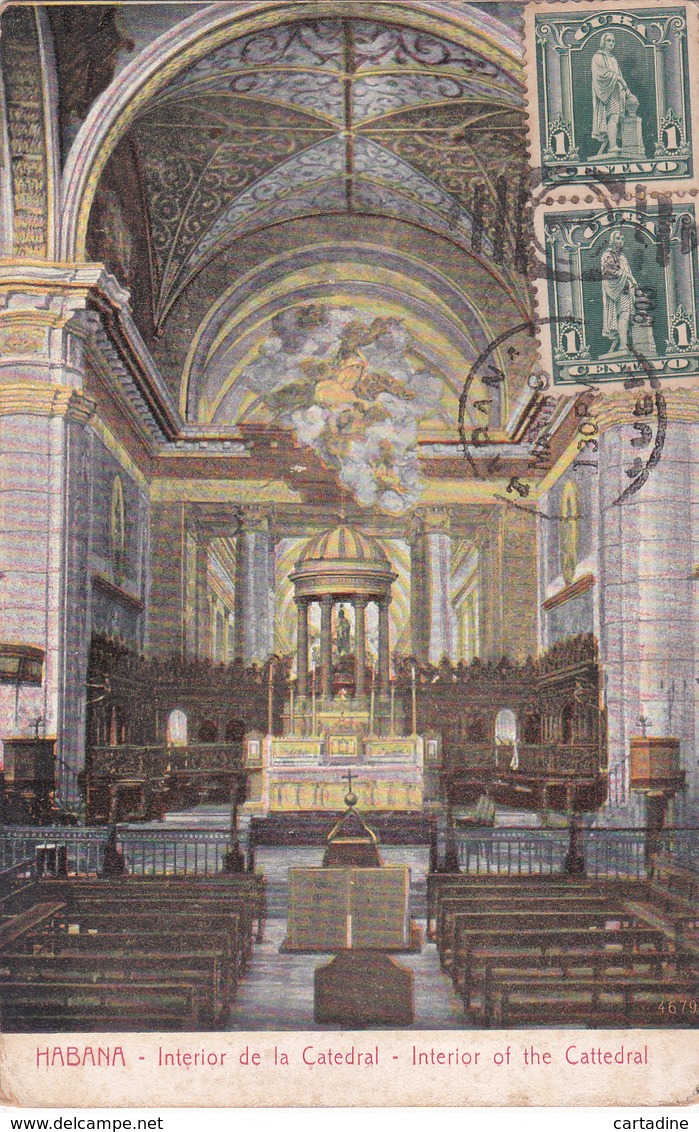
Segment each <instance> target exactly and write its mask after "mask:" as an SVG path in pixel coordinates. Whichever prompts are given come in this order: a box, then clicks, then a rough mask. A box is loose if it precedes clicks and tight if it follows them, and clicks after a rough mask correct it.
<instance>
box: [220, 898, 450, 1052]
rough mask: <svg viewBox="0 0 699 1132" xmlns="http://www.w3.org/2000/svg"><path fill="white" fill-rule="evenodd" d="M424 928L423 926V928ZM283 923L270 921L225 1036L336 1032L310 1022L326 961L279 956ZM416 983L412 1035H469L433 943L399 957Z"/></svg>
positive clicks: (239, 992) (245, 979) (244, 980)
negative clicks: (318, 971)
mask: <svg viewBox="0 0 699 1132" xmlns="http://www.w3.org/2000/svg"><path fill="white" fill-rule="evenodd" d="M423 927H424V925H423ZM285 935H286V920H281V919H276V920H268V921H267V926H266V929H265V938H264V942H263V943H261V944H259V943H258V944H255V949H254V951H253V958H252V963H251V964H250V967H249V968H248V971H247V973H246V976H245V978H244V979H243V981H242V982H241V984H240V986H239V987H238V996H237V998H236V1001H235V1003H234V1006H233V1011H232V1014H231V1018H230V1021H229V1024H228V1027H227V1028H228V1029H229V1030H339V1029H340V1028H341V1027H339V1026H318V1025H316V1023H315V1022H314V1021H313V972H314V970H315V968H316V967H317V966H319V965H320V964H321V963H326V962H327V961H328V959H329V958H330V956H324V955H288V954H286V955H285V954H280V952H279V948H280V946H281V944H282V942H283V940H284V937H285ZM396 959H397V960H398V962H399V963H401V964H403V965H404V966H405V967H409V968H410V970H411V971H412V972H413V976H414V979H415V1021H414V1023H413V1025H412V1026H409V1027H406V1028H407V1029H410V1030H460V1029H468V1021H467V1019H466V1018H465V1016H464V1012H463V1006H462V1003H461V1001H460V1000H459V999H458V998H457V997H456V996H455V995H454V994H453V993H452V989H451V982H450V980H449V979H448V978H447V977H446V976H445V975H443V974H442V972H441V971H440V968H439V959H438V958H437V949H436V947H435V945H434V944H433V943H426V944H425V945H424V947H423V949H422V953H421V954H420V955H398V956H396Z"/></svg>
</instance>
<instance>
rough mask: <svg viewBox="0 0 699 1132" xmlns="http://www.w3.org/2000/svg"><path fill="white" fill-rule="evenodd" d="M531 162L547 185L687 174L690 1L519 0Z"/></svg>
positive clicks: (692, 72) (678, 178) (691, 131)
mask: <svg viewBox="0 0 699 1132" xmlns="http://www.w3.org/2000/svg"><path fill="white" fill-rule="evenodd" d="M526 16H527V24H528V32H527V38H528V45H527V50H528V55H527V70H528V80H529V114H530V131H531V136H532V162H533V163H534V164H538V165H540V166H541V169H542V181H543V183H544V184H549V185H574V184H580V183H589V182H590V181H604V180H615V181H637V180H643V181H644V182H646V183H649V184H652V183H654V182H659V183H661V185H663V186H665V185H667V183H668V182H673V183H677V184H685V185H686V184H687V183H688V182H689V181H691V180H692V179H693V178H694V177H695V175H696V160H695V157H694V152H693V147H694V145H695V144H696V141H695V139H696V137H697V128H696V120H695V115H696V111H697V106H696V104H697V90H696V83H697V74H698V72H697V69H696V60H695V58H694V54H695V48H696V45H697V9H696V6H695V5H694V4H693V3H685V4H676V5H667V6H665V5H662V6H660V5H659V4H657V3H654V2H652V0H651V2H646V0H640V2H639V3H634V4H632V5H630V6H628V7H626V6H619V7H613V6H611V5H605V4H599V3H598V4H586V3H570V2H569V3H565V4H560V5H549V4H540V3H536V2H535V3H532V4H527V5H526Z"/></svg>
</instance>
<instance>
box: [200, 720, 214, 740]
mask: <svg viewBox="0 0 699 1132" xmlns="http://www.w3.org/2000/svg"><path fill="white" fill-rule="evenodd" d="M197 739H198V740H199V742H200V743H215V742H216V740H217V739H218V727H217V726H216V724H215V723H212V722H211V720H210V719H205V720H204V722H203V723H202V724H201V726H200V727H199V732H198V734H197Z"/></svg>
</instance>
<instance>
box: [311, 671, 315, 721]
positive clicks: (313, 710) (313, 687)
mask: <svg viewBox="0 0 699 1132" xmlns="http://www.w3.org/2000/svg"><path fill="white" fill-rule="evenodd" d="M311 734H312V735H313V737H314V738H315V734H316V665H315V661H314V662H313V668H312V669H311Z"/></svg>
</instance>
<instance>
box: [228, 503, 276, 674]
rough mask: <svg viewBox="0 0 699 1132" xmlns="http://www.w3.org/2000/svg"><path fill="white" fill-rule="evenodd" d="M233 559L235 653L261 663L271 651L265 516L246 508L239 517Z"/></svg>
mask: <svg viewBox="0 0 699 1132" xmlns="http://www.w3.org/2000/svg"><path fill="white" fill-rule="evenodd" d="M237 552H238V553H237V561H236V650H235V651H236V656H238V657H240V658H241V659H242V660H243V661H244V662H245V664H252V663H257V664H262V663H263V662H264V661H265V660H267V659H268V657H269V656H271V654H272V649H273V625H272V610H271V602H270V592H271V590H272V589H273V586H272V585H271V579H270V550H269V519H268V517H267V515H266V514H264V513H263V512H261V511H259V510H257V509H256V508H252V507H246V508H245V509H244V511H243V514H242V517H241V527H240V531H239V533H238V540H237Z"/></svg>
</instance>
